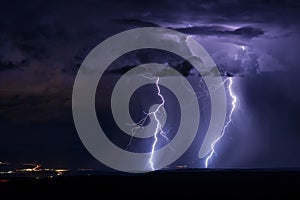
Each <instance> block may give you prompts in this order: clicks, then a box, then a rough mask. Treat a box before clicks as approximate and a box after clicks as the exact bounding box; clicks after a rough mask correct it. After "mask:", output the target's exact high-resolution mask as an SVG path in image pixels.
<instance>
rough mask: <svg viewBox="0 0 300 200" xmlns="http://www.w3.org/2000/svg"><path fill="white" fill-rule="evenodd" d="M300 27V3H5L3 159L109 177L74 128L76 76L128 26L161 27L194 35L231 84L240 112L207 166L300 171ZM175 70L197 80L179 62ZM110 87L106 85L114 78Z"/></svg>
mask: <svg viewBox="0 0 300 200" xmlns="http://www.w3.org/2000/svg"><path fill="white" fill-rule="evenodd" d="M299 21H300V4H299V3H298V2H297V1H292V0H290V1H283V0H282V1H270V0H263V1H235V0H229V1H218V0H215V1H208V0H207V1H200V0H199V1H197V0H191V1H171V0H170V1H157V2H155V3H154V2H153V1H137V0H132V1H128V0H127V1H121V0H114V1H112V0H111V1H107V2H103V1H100V0H99V1H97V0H88V1H79V0H78V1H77V0H75V1H58V0H57V1H56V0H53V1H34V0H28V1H26V2H23V1H13V0H12V1H6V2H5V1H2V2H1V6H0V128H1V129H0V135H1V140H0V161H16V162H19V161H20V162H38V163H42V164H43V165H44V166H49V167H64V168H93V169H100V170H108V169H109V168H108V167H105V166H104V165H103V164H101V163H99V162H98V161H97V160H96V159H95V158H93V157H92V156H91V155H90V154H89V152H88V151H87V150H86V149H85V147H84V146H83V144H82V143H81V141H80V139H79V137H78V134H77V132H76V129H75V126H74V122H73V117H72V89H73V83H74V80H75V77H76V74H77V71H78V69H79V67H80V65H81V63H82V62H83V60H84V59H85V57H86V56H87V55H88V53H89V52H90V51H91V50H92V49H93V48H94V47H95V46H96V45H98V44H99V43H100V42H102V41H104V40H105V39H106V38H108V37H110V36H112V35H114V34H117V33H119V32H121V31H125V30H129V29H132V28H138V27H165V28H170V29H173V30H176V31H179V32H181V33H184V34H187V35H191V36H192V37H193V38H194V39H195V40H197V41H198V42H199V43H200V44H201V45H202V46H203V47H204V48H205V49H206V50H207V52H208V53H209V54H210V55H211V57H212V58H213V59H214V61H215V63H216V64H217V66H218V67H219V70H220V72H221V73H222V75H223V77H224V79H226V76H230V77H232V79H233V81H234V82H233V87H232V88H233V92H234V93H235V94H236V96H237V97H238V108H237V109H236V110H235V112H234V114H233V116H232V123H231V124H230V126H229V127H228V129H227V130H226V135H225V136H224V137H223V138H222V140H221V141H220V142H219V143H218V144H217V146H216V152H217V154H215V155H214V156H213V158H212V160H211V162H210V165H209V166H210V167H213V168H285V167H287V168H290V167H291V168H294V167H296V168H299V167H300V155H299V152H300V123H299V122H300V121H299V120H300V92H299V88H298V87H299V86H300V78H299V74H300V67H299V64H300V56H299V52H300V46H299V44H300V26H299ZM171 58H172V59H171ZM164 59H166V60H165V62H171V63H172V62H173V61H174V59H173V57H172V55H169V56H168V55H167V56H163V54H161V53H160V52H158V53H157V52H152V53H143V52H133V53H131V55H127V57H126V58H125V57H124V58H120V59H119V61H118V62H116V63H115V66H112V68H111V70H110V71H109V72H107V73H108V75H107V76H108V77H109V76H110V75H109V74H111V76H112V77H113V76H118V75H119V74H122V72H123V71H124V70H125V71H126V69H128V67H133V66H135V65H138V64H140V63H145V62H149V61H153V60H159V61H161V62H164ZM175 60H176V59H175ZM178 63H179V64H178ZM172 64H173V65H176V64H177V69H178V70H179V71H181V73H183V74H185V76H186V77H189V76H193V70H191V68H190V67H189V66H188V65H186V63H184V62H183V61H180V60H176V61H174V63H172ZM107 79H108V80H107V81H104V82H105V83H106V84H108V85H107V87H110V85H109V84H110V83H111V82H113V80H111V79H113V78H111V79H110V78H107ZM103 84H104V83H103ZM98 93H99V91H98ZM104 94H105V93H104ZM102 95H103V94H102ZM138 95H139V94H137V96H138ZM170 95H171V94H170ZM142 96H143V95H140V96H138V97H139V98H141V97H142ZM149 98H150V97H149ZM228 100H230V99H228ZM141 101H142V100H141ZM97 102H98V104H97V105H96V107H97V112H98V113H99V112H100V113H101V111H103V109H105V108H107V105H108V104H107V102H105V101H104V100H103V101H102V99H101V94H100V97H99V99H98V101H97ZM175 104H176V103H175ZM229 106H230V105H229ZM135 109H137V108H135ZM103 112H105V111H103ZM175 121H176V119H175ZM103 123H105V122H103ZM106 123H108V122H106ZM106 126H107V127H108V128H107V129H109V128H110V127H109V126H110V125H109V124H108V125H106ZM200 138H201V137H200ZM200 145H201V141H194V143H193V144H192V146H191V147H190V149H189V150H188V151H187V152H186V153H185V154H184V155H183V156H182V157H181V158H180V159H179V160H177V161H176V162H175V163H173V164H172V166H171V167H175V166H177V165H187V166H189V167H192V168H195V167H196V168H197V167H199V168H203V167H204V159H199V158H198V151H199V148H200Z"/></svg>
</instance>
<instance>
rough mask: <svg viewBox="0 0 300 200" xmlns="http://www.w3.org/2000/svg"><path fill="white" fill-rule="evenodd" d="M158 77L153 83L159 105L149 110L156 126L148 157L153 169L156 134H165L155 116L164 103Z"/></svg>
mask: <svg viewBox="0 0 300 200" xmlns="http://www.w3.org/2000/svg"><path fill="white" fill-rule="evenodd" d="M158 83H159V77H157V79H156V81H155V85H156V88H157V95H158V96H159V97H160V98H161V101H162V102H161V104H159V106H157V108H156V109H155V110H154V111H153V112H150V113H149V114H151V115H153V116H154V119H155V121H156V128H155V132H154V142H153V144H152V149H151V154H150V158H149V164H150V167H151V169H152V170H155V168H154V163H153V158H154V151H155V146H156V143H157V134H158V133H160V134H162V135H165V132H164V131H163V130H162V125H161V122H160V120H159V118H158V116H157V114H158V113H159V111H160V109H163V106H164V105H165V99H164V97H163V95H162V94H161V92H160V87H159V84H158Z"/></svg>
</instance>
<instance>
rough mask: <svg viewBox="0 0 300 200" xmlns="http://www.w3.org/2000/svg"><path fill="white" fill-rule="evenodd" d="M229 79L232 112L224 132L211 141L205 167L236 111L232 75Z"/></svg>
mask: <svg viewBox="0 0 300 200" xmlns="http://www.w3.org/2000/svg"><path fill="white" fill-rule="evenodd" d="M227 80H229V84H228V91H229V95H230V97H231V99H232V101H231V110H230V113H229V115H228V121H227V122H226V124H225V126H224V127H223V130H222V133H221V135H220V136H219V137H218V138H217V139H215V140H214V141H213V142H212V143H211V145H210V146H211V151H210V154H209V155H208V156H207V158H206V160H205V168H207V167H208V161H209V160H210V159H212V156H213V154H214V153H215V152H216V151H215V146H216V144H217V143H218V142H219V140H221V139H222V137H223V136H224V135H225V132H226V129H227V127H228V126H229V125H230V123H231V121H232V114H233V112H234V110H235V109H236V103H237V97H236V96H235V94H234V93H233V91H232V84H233V80H232V77H229V78H227V79H226V81H227Z"/></svg>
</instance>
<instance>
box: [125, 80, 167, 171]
mask: <svg viewBox="0 0 300 200" xmlns="http://www.w3.org/2000/svg"><path fill="white" fill-rule="evenodd" d="M143 77H145V78H147V79H150V80H154V79H156V80H155V86H156V89H157V95H158V96H159V97H160V99H161V103H160V104H159V105H158V106H157V107H156V109H155V110H154V111H152V112H148V113H145V114H146V116H145V117H144V118H142V119H141V120H140V121H139V122H137V123H134V124H129V125H133V126H135V127H133V128H132V130H131V136H132V137H131V139H130V141H129V143H128V145H127V148H128V147H129V146H130V145H131V143H132V138H133V137H134V135H135V134H136V132H137V131H138V130H139V129H140V128H143V125H144V124H145V123H146V120H147V118H148V117H151V116H153V118H154V120H155V123H156V127H155V130H154V134H153V137H154V142H153V144H152V146H151V153H150V158H149V160H148V164H149V165H150V168H151V170H152V171H154V170H155V166H154V161H153V160H154V153H155V147H156V144H157V142H158V137H157V135H158V134H160V135H161V136H162V137H163V138H164V139H165V140H166V141H169V138H168V137H167V136H166V134H167V133H168V131H164V130H163V125H162V122H161V121H160V119H162V118H163V117H166V113H165V109H164V105H165V98H164V96H163V95H162V94H161V90H160V87H159V80H160V78H159V77H157V78H156V77H147V76H145V75H143Z"/></svg>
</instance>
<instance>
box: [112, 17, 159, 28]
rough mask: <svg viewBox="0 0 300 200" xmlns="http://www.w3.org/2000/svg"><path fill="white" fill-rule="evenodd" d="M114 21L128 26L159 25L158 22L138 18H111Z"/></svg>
mask: <svg viewBox="0 0 300 200" xmlns="http://www.w3.org/2000/svg"><path fill="white" fill-rule="evenodd" d="M113 22H115V23H119V24H122V25H128V26H137V27H159V25H158V24H155V23H152V22H147V21H142V20H138V19H116V20H113Z"/></svg>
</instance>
